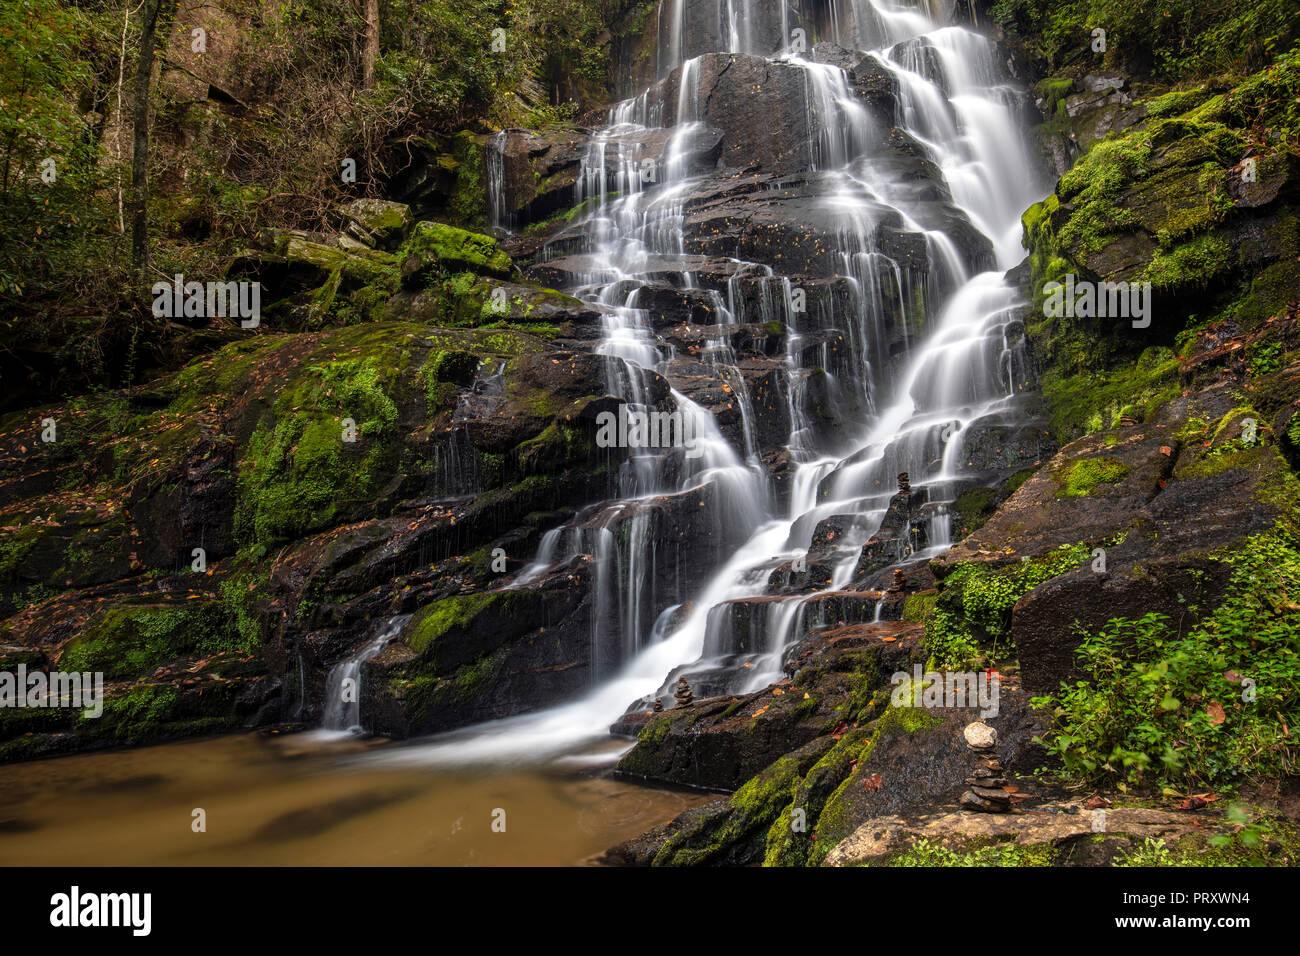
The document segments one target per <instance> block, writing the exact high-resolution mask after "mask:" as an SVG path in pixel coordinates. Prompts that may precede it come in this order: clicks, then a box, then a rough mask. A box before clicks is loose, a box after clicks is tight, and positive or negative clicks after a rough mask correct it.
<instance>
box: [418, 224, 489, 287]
mask: <svg viewBox="0 0 1300 956" xmlns="http://www.w3.org/2000/svg"><path fill="white" fill-rule="evenodd" d="M398 257H399V259H400V261H401V264H402V278H403V280H404V281H405V282H407V283H408V284H418V283H419V282H420V281H422V280H424V279H427V278H428V277H429V276H430V275H432V274H433V273H435V272H438V271H445V272H449V273H455V272H473V273H476V274H478V275H485V276H489V277H492V278H497V279H508V278H510V274H511V271H512V270H513V265H512V264H511V262H510V257H509V256H507V255H506V254H505V253H504V252H503V251H502V250H501V249H500V248H499V247H498V246H497V243H496V240H495V239H492V238H491V237H489V236H483V235H479V234H478V233H473V232H466V231H465V230H464V229H457V228H456V227H455V226H447V225H444V224H442V223H438V222H419V223H416V224H415V228H414V229H412V230H411V235H410V238H408V239H407V240H406V242H405V244H403V246H402V248H401V249H400V250H399V251H398Z"/></svg>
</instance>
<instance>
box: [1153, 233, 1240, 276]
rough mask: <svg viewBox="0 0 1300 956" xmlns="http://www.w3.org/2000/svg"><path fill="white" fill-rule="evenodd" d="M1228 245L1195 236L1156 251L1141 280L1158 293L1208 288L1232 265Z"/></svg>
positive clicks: (1211, 238)
mask: <svg viewBox="0 0 1300 956" xmlns="http://www.w3.org/2000/svg"><path fill="white" fill-rule="evenodd" d="M1235 261H1236V260H1235V257H1234V256H1233V255H1232V250H1231V249H1230V248H1229V247H1228V244H1227V243H1226V242H1224V241H1223V240H1222V239H1220V238H1219V237H1218V236H1213V235H1206V236H1197V237H1196V238H1195V239H1189V240H1187V241H1186V242H1180V243H1178V244H1177V245H1176V246H1174V247H1173V248H1170V249H1157V250H1156V252H1155V254H1154V255H1153V256H1152V257H1151V261H1150V262H1149V263H1147V266H1146V268H1145V269H1144V270H1143V272H1142V279H1143V280H1145V281H1148V282H1150V283H1151V284H1152V285H1153V286H1154V287H1155V288H1157V289H1173V288H1187V287H1195V286H1204V285H1207V284H1208V283H1209V282H1210V280H1211V279H1212V278H1214V277H1215V276H1217V275H1218V274H1219V273H1221V272H1223V271H1225V270H1227V269H1230V268H1232V267H1233V265H1234V264H1235Z"/></svg>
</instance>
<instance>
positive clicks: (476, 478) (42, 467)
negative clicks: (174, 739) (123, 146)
mask: <svg viewBox="0 0 1300 956" xmlns="http://www.w3.org/2000/svg"><path fill="white" fill-rule="evenodd" d="M379 212H384V213H391V212H392V210H391V209H389V210H379ZM358 215H359V213H358ZM390 218H391V217H390ZM368 221H369V223H370V225H369V227H368V228H369V229H371V230H374V231H378V232H382V231H383V228H386V226H385V223H386V220H385V219H384V218H383V217H382V216H381V217H380V221H376V220H374V219H371V220H368ZM388 225H393V226H394V227H395V223H389V224H388ZM468 235H469V234H464V235H462V236H453V237H452V239H453V240H454V241H453V242H452V244H451V246H450V247H448V246H446V245H444V246H443V248H444V250H445V249H446V248H452V249H453V252H454V251H455V250H459V251H460V252H463V253H466V254H467V255H468V254H471V253H472V254H475V255H477V254H480V253H482V254H484V255H485V256H486V258H485V259H484V262H485V263H487V266H488V267H491V268H496V267H497V266H499V265H501V262H500V260H499V253H497V252H494V251H493V247H492V246H491V244H490V241H489V242H488V243H487V244H480V243H476V242H475V241H473V239H472V237H471V238H466V237H468ZM457 243H459V245H457ZM283 246H284V248H285V249H286V250H288V249H290V248H292V249H294V250H295V253H294V254H295V255H301V256H303V257H310V258H314V259H316V260H317V262H316V265H314V266H313V268H318V270H319V272H318V273H317V274H318V275H319V274H324V273H325V272H326V270H329V274H330V275H335V276H346V275H347V274H348V270H349V269H352V268H353V267H358V268H363V269H369V268H371V267H374V268H376V269H379V270H380V271H381V272H383V273H384V274H385V275H391V276H392V277H394V282H395V281H396V280H395V277H396V275H397V267H396V264H395V263H396V261H397V260H396V258H395V257H391V256H389V254H388V253H380V252H374V251H373V250H372V251H370V252H366V251H358V250H356V249H352V248H348V249H342V248H340V249H331V248H330V247H328V246H325V245H323V244H320V243H312V242H310V241H308V240H301V239H300V238H294V237H290V238H288V239H286V240H285V241H284V244H283ZM385 256H388V257H389V258H387V259H385V258H384V257H385ZM302 261H304V262H305V261H307V258H304V259H303V260H302ZM492 281H497V280H492ZM394 287H395V286H394ZM512 288H514V290H515V306H516V307H517V309H518V311H519V313H520V317H521V318H524V319H533V318H536V317H535V316H533V315H531V314H530V313H531V312H538V313H541V314H543V315H545V316H546V317H548V318H550V317H554V316H556V315H557V314H558V313H559V312H563V313H564V314H565V316H566V320H565V321H566V322H568V321H570V320H571V319H572V317H573V315H575V314H577V315H582V316H586V317H587V319H588V320H589V319H590V318H592V317H593V314H592V313H590V312H588V311H587V310H585V309H584V308H581V307H577V308H575V307H574V305H575V304H574V303H573V302H572V301H570V300H567V298H566V297H563V296H560V295H558V294H557V293H553V292H548V291H544V290H534V289H532V288H531V287H527V286H520V285H517V284H516V285H514V286H512ZM509 315H510V314H509V313H507V317H509ZM553 335H555V330H554V329H553V328H551V327H549V326H548V325H547V324H546V323H545V322H542V321H527V322H524V323H520V324H515V323H511V322H507V321H495V322H493V323H490V324H486V325H485V326H484V327H475V328H441V327H433V326H429V325H423V324H415V323H409V322H391V321H390V322H364V323H360V324H356V325H351V326H349V327H347V328H340V329H331V330H326V331H320V332H314V333H296V334H291V335H279V334H273V333H272V334H266V333H265V332H264V331H262V330H259V331H257V332H253V333H250V334H249V336H248V338H247V339H246V340H244V341H239V342H235V343H232V344H230V345H228V346H226V347H224V348H223V349H221V350H220V351H219V352H217V353H216V354H215V355H213V356H212V357H210V358H206V359H202V360H199V361H196V362H193V363H192V364H190V365H189V366H187V367H186V368H184V369H182V370H181V371H180V372H178V373H176V374H174V375H170V376H167V377H165V378H163V379H160V380H158V381H156V382H152V383H150V384H148V385H147V386H143V387H140V388H137V389H135V390H132V391H129V392H121V393H103V394H98V395H91V396H87V397H84V398H80V399H76V400H73V401H71V402H68V403H65V404H63V405H58V406H51V407H47V408H44V409H38V410H37V411H36V412H35V413H33V414H31V415H27V414H24V415H16V416H10V417H9V418H8V419H7V420H6V421H5V423H4V426H3V428H0V443H3V447H4V454H3V455H0V482H2V483H3V486H4V487H5V489H6V503H5V505H4V506H3V507H2V509H0V514H2V515H3V522H4V523H3V525H0V612H3V613H5V614H6V615H12V616H9V617H8V619H7V620H5V621H4V622H3V625H0V626H2V627H3V634H4V638H3V640H4V643H5V645H6V646H12V647H15V648H18V649H20V650H21V652H22V653H23V654H26V655H28V656H29V657H30V658H31V659H32V660H33V661H34V662H40V665H41V666H47V665H56V664H59V663H60V662H61V661H62V660H66V662H67V664H68V666H69V667H72V666H75V667H77V668H80V669H86V670H94V671H101V672H103V673H105V675H106V676H107V679H108V681H109V690H108V705H107V707H108V711H107V713H108V716H107V717H106V718H104V721H103V722H101V723H99V724H94V725H89V729H78V728H79V725H66V726H65V724H66V722H64V721H55V722H54V723H53V724H51V725H50V726H49V727H44V726H42V727H41V728H34V726H33V725H30V724H24V725H23V726H22V728H19V725H18V724H16V723H13V722H9V723H6V724H5V726H4V733H3V734H0V738H2V739H3V740H8V739H9V737H8V736H7V734H8V732H9V731H10V730H12V731H13V732H14V733H15V734H17V735H18V736H19V737H23V735H25V734H27V733H29V732H31V733H33V734H36V735H37V736H38V737H39V738H40V739H36V738H30V739H29V738H26V737H23V739H24V740H26V741H27V742H26V743H22V744H18V743H15V744H14V745H13V746H8V745H5V751H4V752H5V753H6V754H8V755H10V756H24V755H33V754H37V753H42V752H47V751H48V749H49V748H59V747H69V746H83V745H84V746H92V745H96V744H97V743H102V742H110V741H115V742H120V741H123V740H146V739H157V738H159V737H166V736H171V735H175V734H181V733H186V732H191V733H198V732H204V731H206V730H213V729H221V728H227V727H230V726H234V725H237V724H239V723H242V722H245V721H249V722H265V721H267V720H271V719H283V718H287V717H289V716H290V715H293V714H298V715H302V716H303V717H304V719H308V720H311V719H314V718H315V717H316V716H318V715H319V713H320V710H321V703H320V694H321V692H322V686H323V683H324V675H325V673H326V672H327V671H328V669H329V667H330V666H331V665H332V664H333V663H334V662H335V661H337V660H338V659H339V658H340V657H342V656H346V655H348V654H350V653H352V652H353V651H354V650H355V647H354V644H355V641H356V640H358V638H359V634H360V632H358V630H357V629H356V627H355V621H356V620H358V619H359V618H360V619H366V618H369V617H371V616H372V615H375V614H382V613H383V612H384V611H385V610H389V609H388V608H386V607H382V606H381V605H384V604H389V603H391V596H392V595H394V594H400V595H401V597H400V599H399V600H398V602H397V603H398V605H399V607H397V608H396V609H395V610H398V611H414V610H417V609H418V608H419V607H422V606H424V605H426V604H429V603H430V602H436V601H437V600H439V599H440V598H444V597H445V598H448V599H449V600H453V601H454V600H455V599H454V598H452V597H451V595H454V594H455V593H456V592H457V591H458V590H460V589H473V590H474V591H475V592H477V593H475V594H472V595H470V598H472V599H476V600H482V601H484V602H487V603H493V604H497V605H499V606H501V607H507V612H506V613H504V615H502V614H500V613H498V612H494V611H491V610H490V609H489V610H487V611H485V612H484V613H485V614H486V616H480V617H476V618H475V620H478V621H480V623H478V624H471V623H467V621H468V618H466V620H465V621H462V620H460V619H459V618H458V621H459V623H460V624H462V625H464V627H463V628H462V630H461V631H458V632H456V633H458V634H459V635H460V636H459V637H454V636H452V632H453V631H455V628H447V627H444V628H443V629H442V630H443V631H446V632H447V633H444V634H442V636H441V638H440V639H439V640H436V641H435V640H432V639H428V640H426V639H425V638H422V637H420V636H418V635H417V636H416V637H414V638H413V644H414V645H415V647H416V648H418V651H413V650H411V648H409V647H406V645H400V646H401V647H403V648H405V650H406V652H408V653H412V654H414V657H413V658H412V659H411V660H410V661H399V662H396V663H398V664H401V665H402V666H399V667H396V669H394V670H393V672H392V673H391V674H388V673H387V672H385V674H384V676H382V677H377V678H376V683H375V687H377V688H381V689H382V690H383V700H378V699H376V700H374V701H372V702H370V704H369V705H373V711H374V713H375V715H376V718H375V719H376V721H378V722H380V723H384V722H385V721H386V722H387V723H384V726H385V728H388V727H391V729H392V732H393V733H395V734H402V733H408V732H416V731H413V730H412V728H416V729H417V730H419V729H433V728H436V727H442V726H455V725H458V724H460V723H465V722H468V721H469V720H471V719H485V718H487V717H497V716H506V715H508V714H512V713H516V712H518V711H519V710H521V709H525V708H528V707H532V706H537V705H538V703H539V702H547V701H552V700H556V699H559V698H561V697H563V696H565V695H568V694H571V693H574V692H576V690H577V689H578V688H579V687H580V686H581V685H582V683H583V682H585V681H586V680H588V679H589V677H590V674H589V672H588V671H587V669H586V655H587V654H588V652H589V635H588V631H587V620H588V616H589V612H588V610H587V609H586V606H585V605H584V604H583V598H582V588H581V587H580V586H579V585H578V584H573V583H570V584H569V585H567V586H566V585H565V584H564V583H563V581H564V580H565V579H563V577H561V579H560V582H559V583H557V584H556V585H555V587H554V588H553V589H552V590H550V591H545V595H546V596H545V599H544V600H531V599H525V600H522V603H520V602H515V603H511V599H510V596H509V595H507V596H506V597H505V598H502V599H500V600H497V599H489V598H488V596H487V594H486V592H487V591H488V590H489V589H490V588H492V587H494V586H495V585H496V584H497V583H498V581H499V575H500V574H501V573H503V572H504V571H505V570H507V567H506V566H501V565H502V561H504V560H505V559H498V558H497V554H498V553H499V552H500V553H504V552H505V551H506V549H508V553H509V559H508V570H511V571H513V570H518V569H519V568H520V567H521V566H522V561H523V559H524V557H525V556H526V555H527V554H530V553H532V551H533V550H535V548H536V546H537V543H538V539H539V537H540V534H541V531H542V530H543V528H544V525H545V524H546V523H547V522H557V521H560V520H563V518H564V517H566V516H568V515H570V514H572V511H573V509H574V508H576V507H577V506H579V505H581V504H584V503H586V502H589V501H591V500H596V499H599V498H601V497H604V496H605V495H606V494H607V493H608V487H607V486H608V483H609V480H610V477H609V471H608V469H609V467H610V465H611V464H614V463H615V461H614V456H612V455H609V454H605V453H598V451H597V449H596V448H595V445H594V442H593V441H592V434H593V430H594V421H593V414H594V413H592V412H591V411H590V409H591V407H593V403H598V402H599V401H601V400H602V399H601V397H600V396H599V395H593V394H592V392H591V388H592V382H597V383H598V382H599V381H600V380H601V369H602V367H603V366H602V365H601V360H600V359H599V358H598V357H596V356H591V355H575V354H573V353H567V352H554V351H550V348H551V347H550V346H549V345H548V341H549V339H550V338H551V337H552V336H553ZM543 355H545V356H546V357H545V358H544V359H543V357H542V356H543ZM666 389H667V387H666V385H664V386H662V387H661V391H663V392H664V394H666ZM48 419H53V420H54V422H55V428H56V430H57V433H58V440H56V441H53V442H49V441H46V442H43V441H41V432H42V430H44V429H46V428H47V427H48ZM443 496H451V498H450V499H446V498H445V497H443ZM438 500H451V501H452V502H453V504H451V505H450V506H446V505H442V506H438V505H431V504H430V502H431V501H438ZM271 554H276V555H277V557H276V559H275V560H274V561H273V562H272V561H270V560H268V556H269V555H271ZM431 559H432V560H431ZM394 578H401V579H402V580H403V581H404V582H405V584H404V585H403V586H396V587H395V586H394V584H393V580H394ZM575 580H576V579H575ZM530 600H531V603H530ZM471 603H472V602H471ZM390 613H392V612H391V611H390ZM493 614H497V615H498V616H497V617H493V616H492V615H493ZM485 620H491V621H494V622H495V623H494V624H492V625H491V626H487V625H482V624H481V621H485ZM421 621H423V618H421ZM426 632H427V633H426ZM420 633H422V634H425V636H426V637H427V634H428V633H431V632H429V631H428V629H427V628H426V629H425V631H421V632H420ZM566 635H567V637H566ZM455 641H460V642H461V644H460V645H459V646H460V647H461V648H462V650H461V651H460V652H457V653H458V654H459V657H457V659H456V660H455V662H450V659H449V657H448V653H449V652H448V651H447V648H448V647H449V646H450V645H449V642H452V643H454V642H455ZM231 660H237V661H238V663H239V667H240V668H242V673H241V676H240V678H239V683H240V687H239V688H238V689H237V691H236V690H231V694H233V696H227V694H226V691H227V689H228V688H227V686H226V684H225V683H224V681H226V680H234V679H233V678H227V676H226V675H227V672H228V671H229V669H230V664H229V661H231ZM222 662H225V663H222ZM384 664H385V662H384V661H378V662H376V664H375V666H376V667H377V668H378V667H381V666H383V665H384ZM218 665H220V666H218ZM210 671H211V672H212V673H211V676H209V672H210ZM376 673H378V671H377V672H376ZM195 674H197V675H198V677H193V675H195ZM304 675H305V676H306V680H302V679H301V678H302V676H304ZM208 680H212V681H214V682H216V683H217V684H220V692H217V691H215V690H213V689H211V688H208V686H207V683H206V682H207V681H208ZM136 682H143V684H142V685H141V688H139V689H135V684H136ZM200 691H202V693H200ZM128 698H129V699H128ZM146 698H147V699H146ZM369 705H368V706H369ZM386 708H387V709H386ZM475 715H478V717H477V718H475ZM119 718H120V719H119Z"/></svg>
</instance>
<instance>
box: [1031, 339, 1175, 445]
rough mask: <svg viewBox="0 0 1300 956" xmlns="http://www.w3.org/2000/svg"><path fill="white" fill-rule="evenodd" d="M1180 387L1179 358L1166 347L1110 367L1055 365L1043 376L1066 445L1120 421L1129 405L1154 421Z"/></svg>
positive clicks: (1054, 426) (1055, 424) (1058, 435)
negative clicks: (1069, 370)
mask: <svg viewBox="0 0 1300 956" xmlns="http://www.w3.org/2000/svg"><path fill="white" fill-rule="evenodd" d="M1179 392H1180V385H1179V363H1178V359H1177V357H1176V356H1175V355H1174V353H1173V351H1172V350H1171V349H1167V348H1163V347H1151V348H1148V349H1146V350H1145V351H1144V352H1143V353H1142V355H1141V356H1140V357H1139V358H1138V359H1137V360H1136V361H1135V362H1133V363H1132V364H1130V365H1126V366H1121V367H1119V368H1115V369H1111V370H1109V371H1100V372H1099V371H1080V372H1078V373H1077V374H1073V375H1064V374H1062V373H1061V372H1060V371H1059V370H1056V369H1054V370H1052V371H1050V372H1049V373H1048V374H1047V375H1046V376H1044V380H1043V397H1044V399H1045V400H1046V401H1047V404H1048V408H1049V409H1050V412H1051V427H1052V433H1053V435H1054V437H1055V438H1056V440H1057V441H1058V442H1060V443H1061V444H1063V445H1064V444H1067V443H1069V442H1071V441H1073V440H1074V439H1075V438H1078V437H1079V436H1080V435H1089V434H1092V433H1094V432H1099V431H1104V430H1105V429H1108V428H1113V427H1115V426H1116V425H1118V424H1119V420H1120V417H1121V414H1122V413H1123V412H1124V411H1125V410H1126V409H1131V410H1132V411H1133V412H1135V413H1136V416H1137V417H1138V418H1140V420H1142V421H1150V420H1151V418H1152V417H1153V416H1154V415H1155V413H1156V411H1157V410H1158V409H1159V408H1160V407H1161V406H1162V405H1164V404H1165V403H1167V402H1168V401H1170V400H1171V399H1172V398H1174V397H1176V396H1177V395H1178V394H1179Z"/></svg>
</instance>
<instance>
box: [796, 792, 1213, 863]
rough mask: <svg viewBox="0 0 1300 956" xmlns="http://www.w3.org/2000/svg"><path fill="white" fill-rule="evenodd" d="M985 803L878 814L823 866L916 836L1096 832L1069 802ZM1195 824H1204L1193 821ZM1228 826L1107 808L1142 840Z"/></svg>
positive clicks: (1117, 825)
mask: <svg viewBox="0 0 1300 956" xmlns="http://www.w3.org/2000/svg"><path fill="white" fill-rule="evenodd" d="M985 803H986V801H981V799H980V798H979V797H977V796H975V794H973V793H967V794H963V795H962V799H961V804H962V806H963V807H968V808H969V809H972V810H976V809H978V810H981V811H984V812H980V813H968V812H964V811H961V810H950V811H946V812H942V813H930V814H924V815H921V816H911V817H902V816H882V817H875V818H873V819H871V820H868V821H867V822H866V823H864V824H862V825H861V826H860V827H858V828H857V829H856V830H854V831H853V833H852V834H850V835H849V836H848V837H846V838H844V839H843V840H841V841H840V842H839V843H837V844H836V845H835V847H834V848H833V849H832V850H831V851H830V853H829V854H827V856H826V860H825V862H824V863H823V864H822V865H823V866H858V865H861V864H864V863H875V862H880V861H882V860H885V859H887V858H889V857H891V856H893V855H894V854H896V853H899V852H901V851H903V850H905V849H907V848H908V847H909V846H911V845H912V844H913V843H915V842H917V841H918V840H929V841H930V842H932V843H940V844H942V845H944V846H948V847H954V848H958V847H964V846H968V845H972V844H975V845H983V844H987V843H1015V844H1016V845H1018V846H1043V845H1057V844H1061V843H1068V842H1070V841H1073V840H1076V839H1078V838H1079V837H1090V836H1092V835H1093V831H1092V814H1091V813H1077V812H1076V813H1068V812H1065V811H1066V810H1067V807H1066V805H1065V804H1062V803H1047V804H1042V805H1040V806H1038V807H1036V808H1034V811H1030V812H1023V811H1022V812H1020V813H1004V812H989V808H988V807H987V806H985V805H984V804H985ZM1038 811H1042V812H1038ZM1196 823H1199V824H1201V826H1200V827H1198V826H1195V825H1194V824H1196ZM1229 829H1230V828H1229V827H1227V826H1225V825H1224V824H1222V822H1212V821H1210V820H1208V819H1207V818H1206V817H1205V815H1204V814H1191V813H1180V812H1178V811H1171V810H1154V809H1148V808H1146V807H1115V808H1112V809H1110V810H1107V811H1106V832H1107V834H1109V835H1110V836H1124V837H1128V838H1129V839H1131V840H1134V841H1138V842H1140V841H1142V840H1145V839H1147V838H1151V839H1158V840H1164V841H1166V842H1167V843H1169V844H1171V845H1172V844H1174V843H1176V842H1177V841H1178V840H1179V839H1181V838H1182V837H1185V836H1188V835H1190V834H1193V833H1202V834H1204V835H1206V836H1211V835H1213V834H1215V833H1225V832H1228V830H1229Z"/></svg>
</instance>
